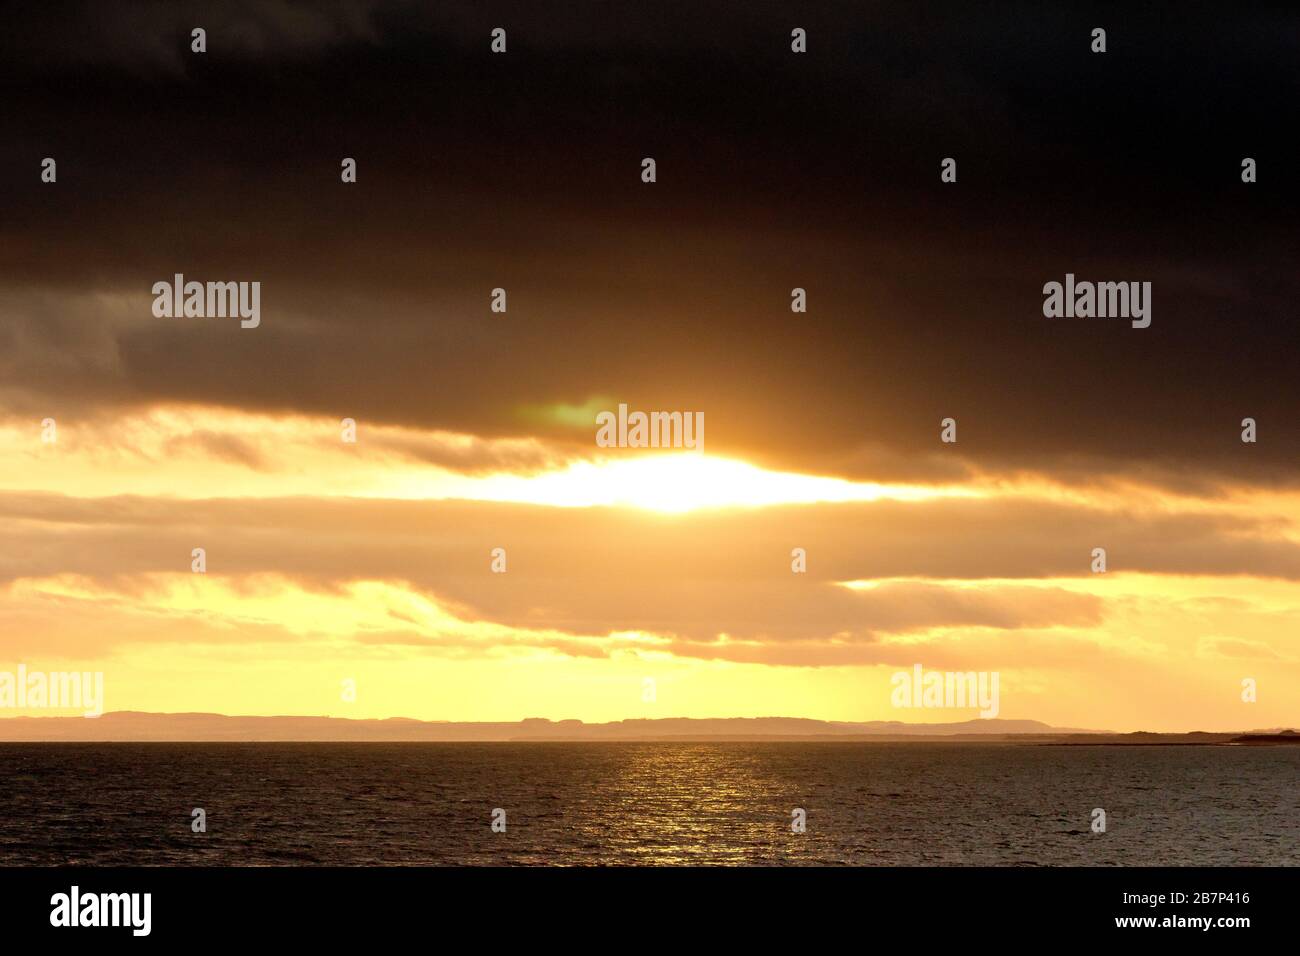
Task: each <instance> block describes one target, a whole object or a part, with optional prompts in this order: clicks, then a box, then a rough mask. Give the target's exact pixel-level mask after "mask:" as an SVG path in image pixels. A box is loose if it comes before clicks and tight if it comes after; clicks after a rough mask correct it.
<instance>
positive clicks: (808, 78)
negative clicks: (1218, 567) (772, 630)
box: [0, 3, 1300, 483]
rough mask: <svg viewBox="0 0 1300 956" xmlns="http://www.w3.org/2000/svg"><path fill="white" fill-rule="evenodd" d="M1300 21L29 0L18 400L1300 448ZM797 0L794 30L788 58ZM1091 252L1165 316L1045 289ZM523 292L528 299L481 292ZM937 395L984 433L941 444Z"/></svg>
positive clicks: (17, 147)
mask: <svg viewBox="0 0 1300 956" xmlns="http://www.w3.org/2000/svg"><path fill="white" fill-rule="evenodd" d="M1298 22H1300V21H1298V20H1297V17H1296V15H1294V14H1291V13H1286V12H1273V11H1259V12H1251V11H1250V10H1235V11H1234V12H1233V15H1232V16H1231V17H1224V16H1220V15H1217V14H1216V15H1209V14H1200V13H1198V12H1196V11H1188V10H1180V11H1179V13H1178V15H1177V17H1174V16H1172V15H1168V14H1163V13H1160V12H1157V11H1148V12H1141V11H1132V10H1123V9H1116V8H1112V7H1106V8H1101V9H1099V10H1092V9H1089V8H1087V7H1083V6H1077V7H1071V6H1058V5H1052V9H1050V10H1046V9H1042V8H1041V7H1040V6H1039V5H1024V6H1019V7H1016V8H998V10H997V11H996V16H995V15H994V11H993V10H990V9H985V8H983V7H977V6H976V7H972V6H966V7H956V6H953V7H947V6H942V5H941V6H938V7H935V6H932V5H925V6H924V7H914V6H908V7H905V8H903V7H901V6H900V8H898V9H889V8H872V9H862V8H861V6H860V5H858V4H847V3H846V4H813V5H810V6H808V7H800V8H799V9H798V10H797V11H796V10H792V9H791V8H789V7H788V6H785V5H778V4H756V5H744V6H743V7H742V6H741V5H714V4H697V3H690V4H688V3H669V4H656V5H653V6H652V7H651V6H647V7H646V8H632V7H629V6H625V5H611V4H597V3H576V4H568V5H565V6H564V7H563V9H548V8H547V7H545V6H543V5H523V4H521V5H518V6H517V7H512V6H502V5H486V6H485V5H481V4H476V5H469V4H466V5H461V6H458V7H448V6H446V5H442V4H438V5H432V4H362V3H341V4H289V3H277V4H270V5H266V4H231V5H226V4H222V5H212V6H209V5H201V4H195V5H187V4H136V5H129V6H126V7H121V8H113V12H111V13H110V12H109V8H107V7H103V6H101V5H91V4H87V5H79V4H78V5H60V4H54V5H50V6H46V7H42V8H39V9H38V8H33V9H31V10H29V11H27V12H25V13H22V12H20V13H18V14H15V15H11V17H10V21H9V25H8V28H7V29H8V33H9V35H10V37H11V39H12V41H13V45H14V50H15V53H14V55H13V56H11V57H9V58H7V59H6V60H5V61H4V63H3V64H0V82H2V83H3V94H4V98H5V102H6V115H5V120H4V124H5V133H6V135H5V136H4V137H3V139H2V140H0V203H2V204H3V208H4V209H5V216H4V218H3V220H0V252H2V254H0V283H3V293H4V299H5V303H6V304H5V306H4V312H3V314H0V321H3V323H4V326H5V327H6V332H5V341H6V343H7V344H10V345H11V346H12V350H11V351H10V352H9V354H8V355H7V356H6V358H5V359H4V360H0V361H3V365H0V368H3V369H4V380H3V381H0V396H2V397H3V400H4V401H6V402H7V403H8V404H9V405H10V406H11V407H14V408H17V407H21V408H22V409H23V411H24V413H26V412H27V410H28V409H39V408H41V407H44V406H47V405H49V404H51V403H57V404H58V405H59V407H60V411H61V413H62V414H64V415H73V416H75V415H78V414H86V413H88V411H89V409H90V408H91V407H98V406H114V405H125V404H134V403H140V402H152V401H156V400H166V399H179V400H185V401H202V402H213V403H220V404H226V405H231V406H237V407H243V408H251V409H279V410H297V411H306V412H320V413H330V414H333V413H335V412H336V411H337V409H339V408H340V407H343V408H347V409H348V410H349V413H350V414H352V415H354V416H356V417H358V418H360V419H365V420H369V421H379V422H395V423H403V424H411V425H420V426H425V427H431V428H444V429H450V430H455V431H466V432H471V433H475V434H479V435H482V436H499V435H513V434H521V433H524V432H527V431H538V430H541V431H542V432H543V433H544V432H545V429H544V428H543V427H542V426H538V425H537V424H536V423H535V422H533V421H528V422H525V421H524V420H522V419H521V417H520V415H519V409H520V408H521V407H522V406H526V405H532V406H535V405H542V404H546V403H550V402H567V403H571V404H582V403H584V402H585V401H586V400H588V399H589V398H591V397H592V396H610V397H613V398H614V399H615V400H625V401H628V402H630V403H632V404H633V405H634V407H636V406H639V407H659V408H690V409H700V410H704V411H705V412H706V415H707V416H708V420H709V442H710V450H712V451H717V452H721V453H738V454H744V455H746V456H748V457H751V458H753V459H755V460H758V461H761V462H764V463H766V464H771V465H775V466H778V467H784V468H802V469H807V470H819V471H830V472H836V473H841V474H851V475H858V476H865V477H889V478H893V477H899V478H909V477H910V478H918V479H931V478H941V477H949V476H952V475H959V474H961V473H963V472H964V470H965V469H966V468H967V467H969V466H970V465H971V464H973V465H975V466H977V467H987V468H1006V467H1022V468H1042V469H1047V470H1052V471H1059V472H1060V473H1062V474H1067V475H1071V476H1072V477H1075V478H1078V479H1080V480H1086V479H1088V478H1089V477H1091V476H1094V475H1095V474H1096V473H1098V472H1107V471H1114V472H1121V473H1131V472H1142V473H1145V474H1152V475H1157V474H1158V475H1161V476H1163V479H1164V480H1172V479H1170V476H1171V475H1173V476H1178V475H1181V476H1182V480H1184V481H1187V482H1191V483H1204V482H1205V481H1207V480H1215V479H1223V480H1230V479H1235V480H1251V481H1261V482H1279V483H1281V482H1285V483H1291V482H1294V480H1295V479H1296V478H1297V476H1298V474H1300V470H1298V469H1297V468H1296V462H1297V461H1298V460H1300V458H1298V457H1297V452H1300V437H1298V436H1300V402H1297V399H1296V386H1295V383H1296V380H1297V372H1300V362H1298V361H1297V359H1296V350H1295V348H1294V343H1295V341H1296V336H1295V332H1294V323H1295V308H1296V302H1297V301H1300V280H1298V279H1297V275H1298V273H1297V270H1296V269H1295V258H1296V253H1297V251H1298V249H1297V243H1296V241H1295V214H1296V211H1297V204H1296V202H1295V200H1296V186H1295V185H1294V182H1295V177H1294V176H1293V175H1292V174H1291V170H1290V167H1289V165H1288V164H1293V162H1294V155H1295V154H1294V150H1293V149H1291V148H1290V146H1289V145H1288V143H1289V137H1290V136H1291V135H1292V132H1291V130H1292V129H1293V127H1294V119H1295V116H1294V106H1293V105H1292V104H1294V103H1295V102H1296V95H1297V93H1298V92H1300V89H1298V86H1300V82H1298V80H1297V74H1296V72H1295V70H1294V68H1293V64H1294V62H1295V54H1296V52H1297V50H1296V46H1297V39H1296V38H1297V36H1298V35H1300V32H1298V31H1297V23H1298ZM795 25H799V26H803V27H805V28H806V29H807V30H808V31H809V37H810V40H809V43H810V52H809V53H808V54H807V55H804V56H795V55H793V54H791V53H790V52H789V30H790V28H791V27H792V26H795ZM191 26H204V27H205V29H207V30H208V34H209V41H208V46H209V52H208V53H207V54H204V55H202V56H196V55H193V54H191V53H189V47H188V31H189V28H190V27H191ZM495 26H504V27H505V28H506V29H507V30H508V31H509V43H510V52H509V53H508V54H507V55H506V56H504V57H501V56H493V55H491V54H490V53H489V52H488V33H489V31H490V30H491V29H492V28H493V27H495ZM1093 26H1104V27H1106V28H1107V30H1108V32H1109V46H1110V52H1109V53H1107V54H1105V55H1104V56H1096V55H1093V54H1091V53H1089V52H1088V32H1089V31H1090V30H1091V28H1092V27H1093ZM1247 155H1249V156H1253V157H1255V158H1257V159H1258V160H1259V162H1260V181H1259V182H1258V183H1256V184H1254V185H1250V186H1246V185H1243V184H1242V183H1241V182H1240V178H1239V164H1240V161H1241V158H1242V157H1243V156H1247ZM44 156H54V157H56V158H57V159H58V162H59V182H58V184H57V185H55V186H47V185H42V184H41V183H40V182H39V181H38V170H39V161H40V159H41V158H42V157H44ZM344 156H352V157H356V158H357V160H358V163H359V182H358V183H357V184H356V185H352V186H344V185H342V184H341V183H340V182H339V179H338V171H339V161H340V159H341V158H342V157H344ZM643 156H654V157H655V158H656V159H657V161H658V163H659V182H658V183H656V184H655V185H653V186H645V185H643V184H641V183H640V182H639V180H638V172H639V162H640V159H641V158H642V157H643ZM945 156H954V157H956V158H957V160H958V164H959V165H958V170H959V176H958V183H957V184H955V185H943V184H941V183H940V182H939V160H940V159H941V158H942V157H945ZM175 272H183V273H185V274H186V275H187V276H189V277H193V278H200V279H209V278H210V279H245V280H248V279H258V280H260V281H261V282H262V284H263V295H264V298H263V314H264V321H263V324H262V327H261V328H259V329H257V330H255V331H243V330H240V329H238V327H237V325H235V324H229V323H228V324H224V325H223V324H221V323H220V322H214V321H211V320H191V321H186V320H162V319H158V320H154V319H152V317H151V316H150V315H149V312H148V307H149V301H150V297H149V294H148V290H149V287H150V285H151V284H152V283H153V282H154V281H157V280H159V279H164V278H169V277H170V276H171V275H172V274H173V273H175ZM1066 272H1074V273H1076V274H1077V275H1078V276H1079V277H1080V278H1089V279H1114V280H1145V281H1150V282H1152V284H1153V322H1152V326H1151V328H1149V329H1146V330H1135V329H1131V328H1129V327H1128V325H1127V323H1126V322H1123V321H1120V320H1098V319H1092V320H1087V319H1073V320H1071V319H1045V318H1044V317H1043V316H1042V313H1041V306H1042V294H1041V288H1042V285H1043V283H1044V282H1047V281H1051V280H1058V281H1059V280H1061V279H1062V278H1063V276H1064V275H1065V273H1066ZM496 286H503V287H506V288H507V289H508V292H509V296H510V309H509V312H508V314H506V315H493V314H492V313H490V312H489V311H488V296H489V292H490V290H491V289H492V288H494V287H496ZM794 286H800V287H804V288H806V289H807V290H808V294H809V313H808V314H807V315H794V314H792V313H791V312H790V311H789V293H790V289H791V288H792V287H794ZM103 295H108V296H112V297H116V298H114V299H113V300H112V301H113V302H116V303H120V302H122V301H129V303H130V309H131V310H132V315H134V316H138V319H134V318H130V317H125V318H124V317H123V316H122V315H121V313H120V310H117V309H113V308H109V307H108V306H106V305H105V304H104V301H103V299H102V298H101V296H103ZM51 301H53V302H55V303H61V308H58V309H55V312H56V313H57V318H51V317H50V307H49V303H50V302H51ZM60 328H62V331H58V330H59V329H60ZM1248 415H1249V416H1252V417H1255V418H1257V419H1258V420H1259V422H1260V435H1261V440H1260V443H1259V444H1258V445H1255V446H1243V445H1242V444H1241V443H1240V441H1239V440H1238V430H1239V424H1238V423H1239V422H1240V420H1241V419H1242V418H1243V417H1245V416H1248ZM944 416H953V417H955V418H957V419H958V422H959V437H960V442H959V445H958V446H957V448H955V449H952V451H953V452H960V454H961V455H962V456H964V457H965V458H966V459H967V460H966V461H957V460H955V459H957V457H958V456H957V454H953V455H949V456H947V459H948V461H947V463H945V462H944V461H943V460H942V459H936V458H934V457H933V455H934V453H935V452H936V451H942V450H944V449H940V448H937V447H936V446H937V434H938V422H939V419H940V418H942V417H944ZM557 429H558V426H557ZM555 433H556V434H559V433H560V432H558V431H557V432H555ZM564 434H568V433H567V432H565V433H564Z"/></svg>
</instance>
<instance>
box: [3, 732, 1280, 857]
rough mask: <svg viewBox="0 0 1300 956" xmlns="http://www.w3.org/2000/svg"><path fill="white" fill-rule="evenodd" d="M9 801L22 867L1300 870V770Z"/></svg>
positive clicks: (1046, 766) (292, 749) (323, 787)
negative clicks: (1100, 813) (802, 818)
mask: <svg viewBox="0 0 1300 956" xmlns="http://www.w3.org/2000/svg"><path fill="white" fill-rule="evenodd" d="M0 779H3V781H4V786H3V788H0V863H4V864H42V865H50V864H60V863H90V864H105V863H118V864H147V865H152V864H160V865H168V864H223V865H243V864H259V865H268V864H269V865H275V864H283V865H304V864H306V865H311V864H390V865H391V864H543V863H558V864H674V863H694V864H757V865H782V864H805V865H806V864H857V865H899V864H902V865H923V864H954V865H960V864H1049V865H1057V864H1129V865H1138V864H1173V865H1179V864H1185V865H1190V864H1196V865H1202V864H1206V865H1208V864H1229V865H1250V864H1287V865H1297V864H1300V806H1298V805H1297V801H1298V797H1297V794H1298V793H1300V786H1298V785H1300V748H1294V747H1291V748H1284V747H1275V748H1265V747H1259V748H1246V747H1061V746H1052V747H1033V746H1006V745H982V744H978V745H976V744H953V745H948V744H908V743H902V744H897V743H879V744H862V743H784V742H783V743H714V744H709V743H578V744H565V743H529V744H492V743H479V744H362V745H355V744H85V745H82V744H54V745H50V744H26V745H19V744H5V745H0ZM195 807H202V808H203V809H204V810H205V811H206V813H207V832H206V833H203V834H195V833H192V832H191V828H190V820H191V810H192V809H193V808H195ZM497 807H500V808H502V809H504V810H505V812H506V824H507V829H506V832H505V833H493V832H492V830H491V827H490V822H491V815H492V811H493V809H494V808H497ZM796 807H799V808H802V809H804V810H805V811H806V813H807V832H806V833H803V834H795V833H792V832H791V827H790V822H791V811H792V809H794V808H796ZM1094 807H1101V808H1104V809H1105V811H1106V814H1107V823H1108V827H1107V832H1106V833H1105V834H1094V833H1092V832H1091V831H1090V829H1089V823H1090V820H1091V813H1092V810H1093V808H1094Z"/></svg>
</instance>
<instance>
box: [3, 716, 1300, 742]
mask: <svg viewBox="0 0 1300 956" xmlns="http://www.w3.org/2000/svg"><path fill="white" fill-rule="evenodd" d="M1293 738H1295V739H1300V736H1298V735H1295V732H1294V731H1283V730H1282V729H1281V728H1278V729H1275V730H1268V731H1254V732H1244V733H1243V732H1242V731H1232V732H1224V733H1205V732H1201V731H1197V732H1193V733H1185V734H1164V733H1161V734H1154V733H1148V732H1138V733H1129V734H1115V733H1111V732H1108V731H1097V730H1078V729H1073V728H1067V727H1052V726H1050V725H1048V724H1044V723H1042V722H1040V721H1037V720H1001V719H996V718H994V719H991V720H978V719H976V720H966V721H959V722H956V723H933V724H908V723H903V722H901V721H891V720H876V721H867V722H863V723H855V722H848V721H824V720H811V719H807V718H800V717H728V718H688V717H668V718H661V719H656V720H651V719H636V720H619V721H611V722H608V723H595V724H588V723H584V722H583V721H580V720H546V719H544V718H530V719H528V720H520V721H502V722H456V721H424V720H412V719H410V718H404V717H393V718H389V719H387V720H352V719H347V718H341V717H288V716H284V717H239V716H227V715H225V714H200V713H190V714H153V713H143V712H140V711H116V712H111V713H106V714H103V715H102V716H100V717H94V718H87V717H9V718H5V719H0V742H60V741H64V742H176V743H205V742H206V743H219V742H238V741H246V742H268V743H270V742H286V743H287V742H301V743H307V742H356V743H362V742H375V743H395V742H402V741H410V742H419V741H427V742H456V741H465V742H473V741H482V742H488V741H516V742H519V741H538V742H542V741H626V740H661V741H715V740H716V741H725V740H746V741H759V740H789V741H809V742H813V741H854V740H858V741H875V742H879V741H890V740H894V741H942V742H948V743H954V742H956V743H961V742H970V743H991V742H1007V743H1021V744H1024V743H1037V744H1045V743H1071V744H1148V745H1150V744H1164V745H1169V744H1226V743H1288V742H1293Z"/></svg>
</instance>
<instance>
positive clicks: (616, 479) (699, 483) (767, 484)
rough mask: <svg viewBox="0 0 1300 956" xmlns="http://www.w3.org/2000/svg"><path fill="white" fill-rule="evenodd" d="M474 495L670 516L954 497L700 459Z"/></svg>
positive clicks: (596, 465) (549, 478)
mask: <svg viewBox="0 0 1300 956" xmlns="http://www.w3.org/2000/svg"><path fill="white" fill-rule="evenodd" d="M467 490H468V491H469V492H470V496H472V497H474V498H476V499H479V500H485V501H513V502H527V503H529V504H539V505H553V506H556V507H570V508H572V507H596V506H623V507H632V508H643V509H646V510H649V511H659V512H663V513H667V514H680V513H683V512H687V511H695V510H698V509H703V508H756V507H763V506H768V505H782V504H813V503H816V502H843V501H876V500H879V499H882V498H892V499H896V500H921V499H926V498H933V497H942V496H947V495H951V494H954V492H953V491H952V490H944V489H932V488H920V487H913V486H903V485H880V484H876V483H873V482H854V481H846V480H844V479H841V478H827V477H820V476H815V475H802V474H797V473H794V472H779V471H768V470H765V469H763V468H759V467H757V466H755V465H751V464H749V463H747V462H743V461H737V460H735V459H731V458H719V457H714V456H709V455H703V454H698V453H689V452H688V453H676V454H660V455H643V456H638V457H635V458H626V459H606V460H603V461H599V462H575V463H573V464H571V465H569V466H568V467H567V468H564V469H562V470H559V471H553V472H546V473H543V474H540V475H533V476H528V477H522V476H516V475H496V476H491V477H487V478H483V479H480V480H479V481H478V482H476V484H475V487H474V488H473V489H472V490H470V489H467Z"/></svg>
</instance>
